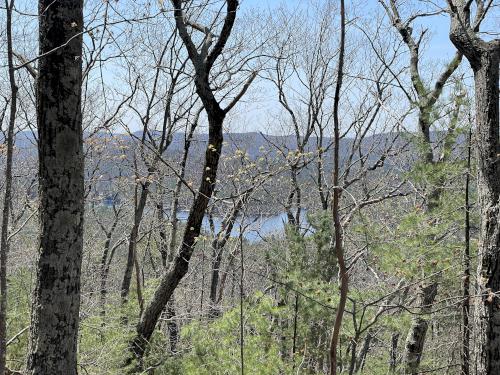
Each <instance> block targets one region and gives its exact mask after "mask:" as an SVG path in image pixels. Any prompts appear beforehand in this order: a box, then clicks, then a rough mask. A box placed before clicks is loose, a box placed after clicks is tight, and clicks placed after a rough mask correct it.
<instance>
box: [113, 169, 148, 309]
mask: <svg viewBox="0 0 500 375" xmlns="http://www.w3.org/2000/svg"><path fill="white" fill-rule="evenodd" d="M149 177H150V175H149V174H148V179H149ZM148 195H149V182H145V183H144V185H142V186H141V194H140V196H139V200H138V202H137V205H136V206H135V212H134V224H133V226H132V229H131V231H130V235H129V241H128V255H127V264H126V265H125V272H124V274H123V280H122V285H121V289H120V296H121V298H122V303H126V302H127V299H128V295H129V293H130V284H131V281H132V273H133V272H134V263H135V258H136V256H137V255H136V250H137V238H138V237H139V227H140V225H141V221H142V216H143V214H144V208H145V207H146V201H147V198H148ZM138 287H139V286H138Z"/></svg>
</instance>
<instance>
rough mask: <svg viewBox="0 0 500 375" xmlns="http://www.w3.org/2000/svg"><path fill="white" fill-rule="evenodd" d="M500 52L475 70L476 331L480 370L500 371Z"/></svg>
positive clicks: (477, 367) (486, 59)
mask: <svg viewBox="0 0 500 375" xmlns="http://www.w3.org/2000/svg"><path fill="white" fill-rule="evenodd" d="M499 55H500V54H499V53H498V51H497V53H494V54H491V55H487V56H486V57H485V58H483V59H482V63H481V67H480V68H479V69H477V70H475V72H474V79H475V90H476V123H477V135H476V136H477V148H478V150H477V152H478V155H477V157H478V163H479V174H478V193H479V202H480V206H481V241H480V247H479V265H478V284H479V285H478V286H479V291H478V292H479V293H478V294H481V295H482V302H480V301H478V303H476V312H475V317H474V319H475V322H474V325H475V327H474V332H475V343H476V348H475V353H476V360H475V363H476V374H499V373H500V305H499V303H500V301H499V298H498V297H497V296H495V295H494V294H493V293H498V292H499V291H500V268H499V267H500V221H499V220H500V215H499V214H500V202H499V199H500V162H499V160H500V159H499V158H500V156H499V155H500V143H499V125H498V78H499V77H498V64H499Z"/></svg>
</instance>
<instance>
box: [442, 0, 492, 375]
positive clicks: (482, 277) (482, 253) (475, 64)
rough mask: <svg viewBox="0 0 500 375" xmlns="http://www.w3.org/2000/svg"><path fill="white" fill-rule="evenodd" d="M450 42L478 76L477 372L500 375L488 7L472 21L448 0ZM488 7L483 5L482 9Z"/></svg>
mask: <svg viewBox="0 0 500 375" xmlns="http://www.w3.org/2000/svg"><path fill="white" fill-rule="evenodd" d="M448 3H449V6H450V15H451V23H450V39H451V41H452V42H453V44H454V45H455V46H456V47H457V49H458V50H460V51H461V52H462V53H463V54H464V55H465V57H466V58H467V60H469V63H470V65H471V67H472V70H473V71H474V85H475V103H476V134H475V136H476V144H477V146H476V148H477V150H476V152H477V160H478V182H477V183H478V196H479V204H480V212H481V227H480V228H481V229H480V243H479V249H478V250H479V251H478V275H477V280H478V281H477V284H478V285H477V286H478V290H477V292H476V293H475V294H476V295H479V296H480V298H478V300H477V301H476V303H475V305H476V311H475V315H474V332H473V333H474V345H475V348H474V349H475V357H476V358H475V361H474V363H475V373H476V374H477V375H479V374H498V373H500V300H499V297H498V296H497V293H498V292H499V291H500V268H499V267H500V162H499V161H500V140H499V136H500V132H499V111H498V89H499V87H498V79H499V72H498V66H499V62H500V40H498V39H494V40H491V41H489V42H485V41H484V40H482V39H481V38H479V36H478V35H477V32H478V31H479V24H480V22H481V20H482V19H483V18H484V16H485V12H486V11H487V10H488V8H486V7H484V4H483V2H478V7H477V10H476V16H475V20H474V21H473V22H471V14H470V2H468V1H467V2H466V1H464V0H454V1H451V0H448ZM481 5H483V6H481Z"/></svg>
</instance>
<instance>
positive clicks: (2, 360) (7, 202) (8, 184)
mask: <svg viewBox="0 0 500 375" xmlns="http://www.w3.org/2000/svg"><path fill="white" fill-rule="evenodd" d="M13 7H14V1H13V0H11V2H10V3H9V2H8V0H5V9H6V12H7V17H6V21H7V23H6V28H7V61H8V68H9V83H10V111H9V124H8V129H7V139H6V142H7V155H6V156H7V157H6V162H5V191H4V197H3V205H2V206H3V211H2V229H1V238H0V375H4V374H5V371H6V359H7V353H6V350H7V257H8V254H9V245H10V244H9V215H10V208H11V204H12V159H13V154H14V126H15V121H16V111H17V85H16V78H15V75H14V63H13V53H12V9H13Z"/></svg>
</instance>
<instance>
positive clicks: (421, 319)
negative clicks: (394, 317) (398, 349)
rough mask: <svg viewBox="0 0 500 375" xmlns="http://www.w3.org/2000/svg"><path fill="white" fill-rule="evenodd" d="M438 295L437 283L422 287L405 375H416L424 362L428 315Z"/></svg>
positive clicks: (406, 358) (410, 336)
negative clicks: (422, 361) (423, 354)
mask: <svg viewBox="0 0 500 375" xmlns="http://www.w3.org/2000/svg"><path fill="white" fill-rule="evenodd" d="M436 294H437V283H432V284H430V285H427V286H422V287H421V288H420V291H419V298H418V299H419V304H418V305H419V312H418V315H417V316H416V317H414V319H413V322H412V327H411V329H410V332H409V333H408V337H407V339H406V346H405V357H404V360H403V361H404V364H405V374H407V375H416V374H418V369H419V367H420V361H421V360H422V352H423V350H424V344H425V336H426V335H427V327H428V322H427V315H429V314H430V312H431V309H432V304H433V302H434V299H435V298H436Z"/></svg>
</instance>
